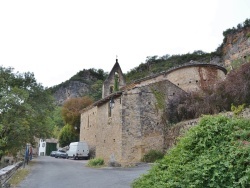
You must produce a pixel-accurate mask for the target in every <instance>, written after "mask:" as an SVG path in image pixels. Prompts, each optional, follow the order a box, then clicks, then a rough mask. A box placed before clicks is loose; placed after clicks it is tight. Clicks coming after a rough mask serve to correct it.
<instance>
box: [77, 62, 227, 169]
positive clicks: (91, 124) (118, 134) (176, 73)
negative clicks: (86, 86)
mask: <svg viewBox="0 0 250 188" xmlns="http://www.w3.org/2000/svg"><path fill="white" fill-rule="evenodd" d="M226 73H227V71H226V69H225V68H223V67H221V66H219V65H217V64H207V63H199V62H191V63H189V64H186V65H183V66H181V67H176V68H173V69H171V70H168V71H164V72H161V73H158V74H155V75H152V76H148V77H145V78H143V79H139V80H136V81H135V82H133V83H130V84H126V82H125V78H124V76H123V73H122V70H121V67H120V65H119V63H118V60H117V59H116V63H115V65H114V66H113V68H112V70H111V72H110V74H109V76H108V78H107V79H106V80H105V82H104V84H103V89H102V99H101V100H99V101H97V102H95V103H94V104H92V105H91V106H89V107H87V108H85V109H84V110H83V111H82V113H81V126H80V141H85V142H87V143H88V144H89V146H90V149H91V150H94V151H95V153H96V157H97V158H99V157H100V158H103V159H104V161H105V163H106V164H115V165H121V166H128V165H134V164H136V163H138V162H140V161H141V159H142V157H143V156H144V155H145V154H146V153H147V152H148V151H149V150H151V149H154V150H159V151H163V150H164V144H165V139H164V123H163V122H162V118H161V117H162V109H161V107H160V104H159V97H157V96H158V94H161V96H164V98H163V100H164V103H166V104H167V103H168V101H169V99H171V98H172V97H173V96H174V95H176V94H178V93H181V92H190V91H198V90H201V89H202V88H204V87H206V86H208V85H211V84H215V83H216V82H217V81H219V80H222V79H224V78H225V75H226Z"/></svg>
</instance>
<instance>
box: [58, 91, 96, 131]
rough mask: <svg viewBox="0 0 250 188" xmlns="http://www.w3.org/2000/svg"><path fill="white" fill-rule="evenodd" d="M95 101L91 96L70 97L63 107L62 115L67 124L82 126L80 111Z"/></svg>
mask: <svg viewBox="0 0 250 188" xmlns="http://www.w3.org/2000/svg"><path fill="white" fill-rule="evenodd" d="M92 103H93V100H92V99H91V98H90V97H87V96H85V97H78V98H71V99H68V100H67V101H66V102H65V103H64V105H63V107H62V117H63V120H64V123H65V124H69V125H71V126H73V127H77V130H79V128H80V115H81V113H80V111H81V110H82V109H84V108H85V107H87V106H89V105H90V104H92Z"/></svg>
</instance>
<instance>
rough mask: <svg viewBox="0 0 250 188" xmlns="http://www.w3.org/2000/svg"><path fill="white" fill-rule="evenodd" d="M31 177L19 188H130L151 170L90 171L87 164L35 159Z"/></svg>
mask: <svg viewBox="0 0 250 188" xmlns="http://www.w3.org/2000/svg"><path fill="white" fill-rule="evenodd" d="M33 163H34V165H33V166H32V167H31V173H30V174H29V175H28V176H27V178H26V179H25V180H23V181H22V182H21V184H20V185H19V186H18V187H19V188H85V187H86V188H128V187H130V184H131V182H132V181H133V180H134V179H136V178H137V177H139V176H140V174H143V173H145V172H146V171H147V170H148V169H149V168H150V167H149V166H148V165H141V166H137V167H133V168H132V167H131V168H111V167H104V168H98V169H96V168H89V167H86V164H87V160H71V159H56V158H54V157H49V156H43V157H38V158H35V159H33Z"/></svg>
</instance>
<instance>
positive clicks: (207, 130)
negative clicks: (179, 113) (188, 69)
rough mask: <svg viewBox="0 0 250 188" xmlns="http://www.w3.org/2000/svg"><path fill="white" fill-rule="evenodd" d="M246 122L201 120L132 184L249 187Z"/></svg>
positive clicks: (249, 129)
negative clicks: (146, 172)
mask: <svg viewBox="0 0 250 188" xmlns="http://www.w3.org/2000/svg"><path fill="white" fill-rule="evenodd" d="M249 161H250V120H247V119H240V118H232V119H230V118H227V117H224V116H216V117H211V116H205V117H204V118H202V119H201V121H200V123H199V125H197V126H195V127H193V128H191V129H190V130H189V131H188V132H187V133H186V135H185V136H184V137H182V138H181V139H180V140H179V142H178V143H177V145H176V146H175V147H174V148H172V149H171V150H170V151H169V152H168V154H167V155H165V156H164V158H163V159H162V160H161V161H158V163H157V164H156V165H154V166H153V167H152V169H150V171H149V173H148V174H145V175H143V176H142V177H140V178H139V179H137V180H136V181H134V182H133V184H132V186H133V187H134V188H140V187H141V188H142V187H143V188H147V187H150V188H151V187H157V188H160V187H170V188H171V187H173V188H175V187H222V188H223V187H250V166H249Z"/></svg>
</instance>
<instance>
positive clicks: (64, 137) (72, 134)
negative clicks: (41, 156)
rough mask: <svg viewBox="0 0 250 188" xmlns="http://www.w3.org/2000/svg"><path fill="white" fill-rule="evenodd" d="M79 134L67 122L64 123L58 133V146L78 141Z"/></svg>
mask: <svg viewBox="0 0 250 188" xmlns="http://www.w3.org/2000/svg"><path fill="white" fill-rule="evenodd" d="M78 141H79V134H78V133H77V131H76V130H75V129H74V128H73V127H72V126H71V125H69V124H66V125H65V126H64V127H63V128H62V129H61V130H60V133H59V145H60V147H65V146H68V145H69V144H70V143H71V142H78Z"/></svg>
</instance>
